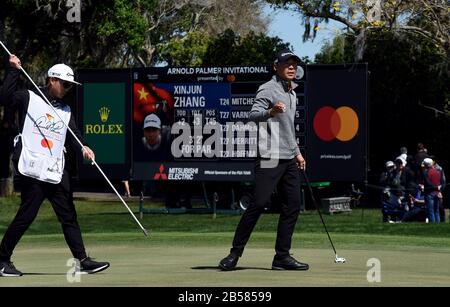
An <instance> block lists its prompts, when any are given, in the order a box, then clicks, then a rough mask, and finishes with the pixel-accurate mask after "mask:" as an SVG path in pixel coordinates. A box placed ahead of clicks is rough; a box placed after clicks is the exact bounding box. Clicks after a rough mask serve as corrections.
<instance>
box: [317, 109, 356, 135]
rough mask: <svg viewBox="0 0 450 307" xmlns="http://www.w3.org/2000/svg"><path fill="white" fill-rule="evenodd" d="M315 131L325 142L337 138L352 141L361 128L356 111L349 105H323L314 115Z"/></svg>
mask: <svg viewBox="0 0 450 307" xmlns="http://www.w3.org/2000/svg"><path fill="white" fill-rule="evenodd" d="M313 126H314V132H315V133H316V135H317V137H318V138H319V139H321V140H322V141H325V142H330V141H333V140H335V139H337V140H339V141H341V142H348V141H351V140H352V139H353V138H354V137H355V136H356V134H357V133H358V130H359V119H358V115H357V114H356V112H355V111H354V110H353V109H352V108H349V107H340V108H338V109H334V108H332V107H323V108H321V109H320V110H319V111H317V113H316V115H315V116H314V123H313Z"/></svg>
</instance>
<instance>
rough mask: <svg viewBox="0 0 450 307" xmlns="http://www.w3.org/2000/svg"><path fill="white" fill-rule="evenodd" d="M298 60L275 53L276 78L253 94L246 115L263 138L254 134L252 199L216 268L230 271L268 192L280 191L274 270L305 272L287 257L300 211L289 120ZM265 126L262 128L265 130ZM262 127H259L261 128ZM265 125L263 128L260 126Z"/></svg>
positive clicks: (299, 163) (296, 153) (301, 162)
mask: <svg viewBox="0 0 450 307" xmlns="http://www.w3.org/2000/svg"><path fill="white" fill-rule="evenodd" d="M299 62H300V58H299V57H298V56H296V55H295V54H293V53H292V52H291V51H290V50H287V49H285V50H283V51H281V52H279V53H278V55H277V58H276V60H275V64H274V69H275V71H276V75H275V76H273V78H272V79H271V80H270V81H268V82H266V83H264V84H263V85H261V86H260V88H259V89H258V92H257V94H256V99H255V102H254V104H253V106H252V110H251V111H250V120H252V121H254V122H257V123H260V125H259V127H260V130H261V129H266V130H267V133H261V131H260V133H259V140H258V149H259V158H258V159H257V161H256V165H255V187H254V188H255V191H254V199H253V201H252V202H251V204H250V205H249V207H248V208H247V210H246V211H245V212H244V214H243V215H242V218H241V220H240V222H239V224H238V226H237V229H236V233H235V236H234V240H233V246H232V248H231V250H230V254H229V255H228V256H227V257H225V258H224V259H222V260H221V261H220V263H219V267H220V268H221V269H222V270H224V271H230V270H233V269H234V268H235V267H236V264H237V262H238V260H239V257H241V256H242V253H243V251H244V247H245V245H246V244H247V242H248V240H249V238H250V235H251V233H252V231H253V229H254V227H255V225H256V223H257V221H258V218H259V217H260V216H261V213H262V212H263V211H264V205H265V204H267V202H269V201H270V197H271V194H272V192H273V191H274V189H275V188H276V187H277V186H278V188H280V189H281V191H279V192H280V195H283V196H284V197H285V202H284V204H283V206H281V213H280V219H279V222H278V230H277V239H276V244H275V256H274V259H273V261H272V269H274V270H308V268H309V266H308V265H307V264H305V263H301V262H299V261H297V260H296V259H294V258H293V257H292V256H290V253H289V252H290V249H291V241H292V234H293V232H294V228H295V224H296V222H297V219H298V213H299V211H300V173H299V169H305V167H306V162H305V159H304V158H303V156H302V154H301V153H300V149H299V148H298V146H297V143H296V141H295V131H294V116H295V110H296V105H297V104H296V100H297V97H296V94H295V92H294V88H295V87H296V85H295V84H294V83H293V80H294V78H295V76H296V73H297V67H298V64H299ZM266 123H267V124H266ZM261 124H262V125H261ZM264 124H266V125H264Z"/></svg>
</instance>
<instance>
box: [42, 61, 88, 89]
mask: <svg viewBox="0 0 450 307" xmlns="http://www.w3.org/2000/svg"><path fill="white" fill-rule="evenodd" d="M47 75H48V77H49V78H58V79H61V80H64V81H68V82H71V83H75V84H78V85H81V83H79V82H76V81H75V79H74V73H73V70H72V68H70V67H69V66H67V65H66V64H56V65H53V66H52V67H50V69H49V70H48V73H47Z"/></svg>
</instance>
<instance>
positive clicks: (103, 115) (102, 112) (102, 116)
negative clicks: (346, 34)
mask: <svg viewBox="0 0 450 307" xmlns="http://www.w3.org/2000/svg"><path fill="white" fill-rule="evenodd" d="M98 112H99V113H100V120H101V121H102V123H105V122H106V121H107V120H108V117H109V112H111V110H110V109H108V108H107V107H101V108H100V110H98Z"/></svg>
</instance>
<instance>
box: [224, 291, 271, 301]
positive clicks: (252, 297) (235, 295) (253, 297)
mask: <svg viewBox="0 0 450 307" xmlns="http://www.w3.org/2000/svg"><path fill="white" fill-rule="evenodd" d="M222 294H223V297H222V302H270V301H271V300H272V293H271V292H256V291H254V292H245V291H239V292H234V291H231V292H222Z"/></svg>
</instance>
